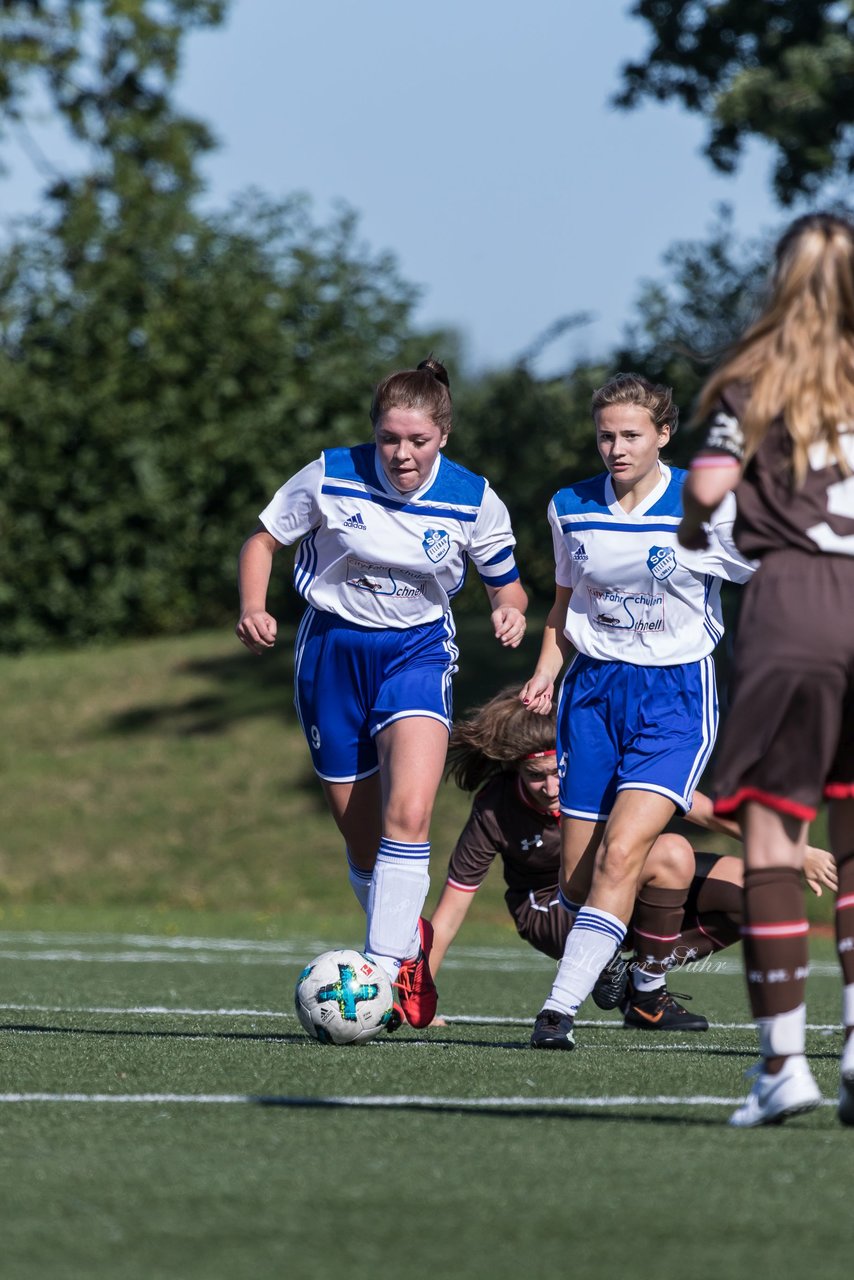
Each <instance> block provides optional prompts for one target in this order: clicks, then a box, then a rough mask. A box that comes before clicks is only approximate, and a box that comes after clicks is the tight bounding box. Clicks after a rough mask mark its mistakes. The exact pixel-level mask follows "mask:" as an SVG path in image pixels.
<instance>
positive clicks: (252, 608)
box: [235, 528, 281, 653]
mask: <svg viewBox="0 0 854 1280" xmlns="http://www.w3.org/2000/svg"><path fill="white" fill-rule="evenodd" d="M280 550H281V543H280V542H277V540H276V539H275V538H274V537H273V536H272V534H269V533H268V532H267V530H266V529H263V528H261V529H257V530H256V531H255V532H254V533H253V534H251V535H250V537H248V538H247V539H246V541H245V542H244V544H243V546H242V548H241V551H240V560H239V565H238V579H237V580H238V586H239V588H240V618H239V619H238V622H237V626H236V627H235V633H236V635H237V638H238V640H239V641H240V642H241V644H245V645H246V648H247V649H251V651H252V652H253V653H263V652H264V651H265V650H266V649H272V647H273V645H274V644H275V643H276V634H277V631H278V623H277V622H276V619H275V618H274V617H273V616H272V614H269V613H268V612H267V588H268V586H269V584H270V571H271V569H272V567H273V556H274V555H275V554H276V552H277V551H280Z"/></svg>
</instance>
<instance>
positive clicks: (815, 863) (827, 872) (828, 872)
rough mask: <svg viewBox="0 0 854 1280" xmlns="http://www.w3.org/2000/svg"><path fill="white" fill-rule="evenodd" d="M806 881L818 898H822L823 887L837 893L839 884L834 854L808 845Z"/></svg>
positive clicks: (805, 866) (805, 864)
mask: <svg viewBox="0 0 854 1280" xmlns="http://www.w3.org/2000/svg"><path fill="white" fill-rule="evenodd" d="M804 879H805V880H806V882H807V884H808V885H809V887H810V888H811V889H812V891H813V893H814V894H815V896H816V897H817V898H820V897H821V887H822V885H824V886H825V887H826V888H828V889H832V890H833V892H834V893H835V892H836V890H837V888H838V883H839V882H838V881H837V878H836V861H835V859H834V857H833V854H831V853H828V852H827V850H826V849H814V848H813V846H812V845H810V844H808V845H807V848H806V853H805V854H804Z"/></svg>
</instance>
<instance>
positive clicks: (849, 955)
mask: <svg viewBox="0 0 854 1280" xmlns="http://www.w3.org/2000/svg"><path fill="white" fill-rule="evenodd" d="M836 869H837V872H838V874H839V889H838V890H837V893H836V950H837V952H838V953H839V964H840V967H841V969H842V981H843V983H844V985H845V986H846V987H848V986H850V985H851V983H852V982H854V852H852V853H846V854H845V855H844V856H843V857H841V858H837V861H836Z"/></svg>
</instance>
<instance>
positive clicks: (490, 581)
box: [479, 564, 519, 587]
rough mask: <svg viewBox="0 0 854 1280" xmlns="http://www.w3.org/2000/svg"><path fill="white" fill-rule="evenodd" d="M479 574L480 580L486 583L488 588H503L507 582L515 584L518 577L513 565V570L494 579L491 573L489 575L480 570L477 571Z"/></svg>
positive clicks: (517, 571)
mask: <svg viewBox="0 0 854 1280" xmlns="http://www.w3.org/2000/svg"><path fill="white" fill-rule="evenodd" d="M479 572H480V576H481V578H482V579H483V581H484V582H485V583H486V585H487V586H488V587H503V586H505V585H506V584H507V583H508V582H515V581H516V579H517V578H518V577H519V570H518V569H517V568H516V566H515V564H514V566H513V568H512V569H510V570H509V572H508V573H500V574H498V575H497V576H496V577H494V576H493V575H492V574H491V573H490V574H486V573H484V572H483V570H482V569H481V570H479Z"/></svg>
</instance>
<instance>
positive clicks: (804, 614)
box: [715, 550, 854, 821]
mask: <svg viewBox="0 0 854 1280" xmlns="http://www.w3.org/2000/svg"><path fill="white" fill-rule="evenodd" d="M822 795H826V796H828V797H830V798H832V799H843V798H847V797H849V796H854V557H850V556H830V555H809V554H808V553H807V552H804V551H795V550H787V551H776V552H774V553H772V554H771V555H769V556H767V557H766V558H765V559H764V560H763V562H762V564H761V566H760V568H759V570H758V572H757V574H756V576H755V577H754V578H753V579H752V581H751V582H750V583H749V584H748V586H747V588H746V590H745V597H744V603H743V606H742V611H741V617H740V619H739V624H738V634H737V636H736V643H735V662H734V668H733V678H732V684H731V688H730V707H729V710H728V712H727V714H726V718H725V720H724V725H723V730H722V733H721V736H720V738H719V740H718V748H717V763H716V766H715V796H716V799H715V812H716V813H722V814H726V813H734V812H735V811H736V810H737V809H738V808H739V807H740V806H741V805H742V804H743V803H744V802H745V801H746V800H754V801H758V802H759V803H760V804H764V805H767V806H768V807H769V808H771V809H776V810H777V811H778V812H780V813H785V814H790V815H792V816H793V817H796V818H801V819H803V820H806V821H810V820H811V819H812V818H814V817H815V815H816V812H817V810H818V806H819V804H820V803H821V799H822Z"/></svg>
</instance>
